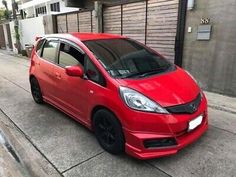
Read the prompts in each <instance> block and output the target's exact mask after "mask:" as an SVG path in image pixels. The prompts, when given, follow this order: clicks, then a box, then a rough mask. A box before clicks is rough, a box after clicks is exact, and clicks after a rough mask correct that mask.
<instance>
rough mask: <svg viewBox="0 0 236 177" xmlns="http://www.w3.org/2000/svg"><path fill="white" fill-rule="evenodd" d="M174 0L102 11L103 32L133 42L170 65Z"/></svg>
mask: <svg viewBox="0 0 236 177" xmlns="http://www.w3.org/2000/svg"><path fill="white" fill-rule="evenodd" d="M178 6H179V1H178V0H146V1H142V2H135V3H129V4H121V5H116V6H107V7H105V8H104V10H103V31H104V32H105V33H115V34H122V35H125V36H128V37H130V38H133V39H136V40H138V41H140V42H142V43H144V44H146V45H148V46H150V47H152V48H153V49H156V50H157V51H159V52H160V53H161V54H162V55H164V56H165V57H166V58H168V59H169V60H171V61H172V62H174V58H175V36H176V29H177V18H178Z"/></svg>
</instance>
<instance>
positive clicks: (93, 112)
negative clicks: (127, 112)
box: [90, 105, 123, 130]
mask: <svg viewBox="0 0 236 177" xmlns="http://www.w3.org/2000/svg"><path fill="white" fill-rule="evenodd" d="M101 109H105V110H107V111H109V112H110V113H111V114H113V115H114V116H115V118H116V119H117V120H118V121H119V123H120V126H121V127H123V126H122V123H121V120H120V118H119V117H118V116H117V115H116V114H115V112H114V111H112V110H111V109H109V108H108V107H106V106H103V105H97V106H95V107H94V108H93V109H92V111H91V114H90V120H91V129H92V130H93V129H94V127H93V118H94V115H95V113H96V112H97V111H99V110H101Z"/></svg>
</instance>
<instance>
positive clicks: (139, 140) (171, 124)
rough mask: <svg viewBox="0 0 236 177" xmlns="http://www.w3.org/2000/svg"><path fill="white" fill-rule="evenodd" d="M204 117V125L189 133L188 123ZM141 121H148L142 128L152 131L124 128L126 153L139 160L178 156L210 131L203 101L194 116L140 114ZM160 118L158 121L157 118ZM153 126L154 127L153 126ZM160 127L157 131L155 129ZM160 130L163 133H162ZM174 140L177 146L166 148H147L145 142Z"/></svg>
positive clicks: (205, 105)
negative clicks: (183, 149) (165, 139)
mask: <svg viewBox="0 0 236 177" xmlns="http://www.w3.org/2000/svg"><path fill="white" fill-rule="evenodd" d="M199 115H203V120H202V123H201V124H200V125H199V126H198V127H196V128H195V129H194V130H192V131H188V130H187V128H188V122H189V121H190V120H193V119H194V118H196V117H198V116H199ZM139 117H140V120H148V122H146V125H145V123H143V124H142V127H149V128H151V129H150V130H151V131H146V130H147V129H146V128H145V129H146V130H145V131H143V130H141V131H140V130H138V131H134V130H129V129H126V128H124V135H125V139H126V144H125V150H126V153H127V154H129V155H131V156H133V157H136V158H138V159H151V158H157V157H162V156H167V155H173V154H176V153H177V152H178V151H179V150H180V149H182V148H184V147H185V146H187V145H189V144H191V143H193V142H194V141H196V140H197V139H198V138H200V137H201V135H202V134H203V133H204V132H206V131H207V129H208V113H207V103H206V100H203V102H202V103H201V105H200V107H199V109H198V111H197V112H196V113H194V114H191V115H190V114H189V115H188V114H187V115H185V114H183V115H158V116H155V115H150V114H149V115H148V114H146V117H145V114H139ZM141 117H142V118H141ZM156 117H158V119H157V118H156ZM136 120H137V119H136ZM151 125H153V126H151ZM154 127H158V128H157V129H156V131H155V130H154V129H153V128H154ZM160 128H162V129H161V131H160ZM163 138H172V139H173V138H174V139H175V141H176V143H177V144H176V145H172V146H165V147H152V148H145V146H144V141H145V140H155V139H163Z"/></svg>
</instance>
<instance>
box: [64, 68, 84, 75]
mask: <svg viewBox="0 0 236 177" xmlns="http://www.w3.org/2000/svg"><path fill="white" fill-rule="evenodd" d="M66 74H67V75H68V76H72V77H83V74H84V72H83V69H82V68H81V67H80V66H67V67H66Z"/></svg>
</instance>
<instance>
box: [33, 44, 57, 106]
mask: <svg viewBox="0 0 236 177" xmlns="http://www.w3.org/2000/svg"><path fill="white" fill-rule="evenodd" d="M58 46H59V40H58V39H47V40H46V41H45V42H44V45H43V48H42V52H41V54H40V57H39V60H37V61H36V63H35V64H36V67H37V79H38V81H39V84H40V87H41V90H42V93H43V96H44V98H46V99H47V100H49V101H51V102H54V101H55V94H54V92H55V75H54V73H53V70H54V67H55V64H56V62H57V56H58Z"/></svg>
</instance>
